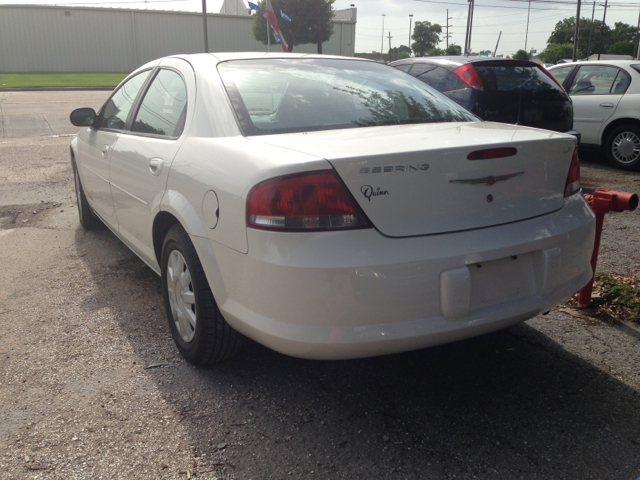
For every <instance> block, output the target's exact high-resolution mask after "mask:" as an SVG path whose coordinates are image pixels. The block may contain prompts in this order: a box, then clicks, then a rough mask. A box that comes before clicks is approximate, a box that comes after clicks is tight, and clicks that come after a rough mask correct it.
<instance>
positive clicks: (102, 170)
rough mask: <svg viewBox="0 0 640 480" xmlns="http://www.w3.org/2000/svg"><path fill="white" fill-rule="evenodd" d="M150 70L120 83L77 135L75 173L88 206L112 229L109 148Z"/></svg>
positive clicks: (113, 226) (113, 224)
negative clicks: (89, 203) (77, 175)
mask: <svg viewBox="0 0 640 480" xmlns="http://www.w3.org/2000/svg"><path fill="white" fill-rule="evenodd" d="M150 72H151V70H146V71H143V72H141V73H139V74H137V75H135V76H134V77H132V78H130V79H128V80H127V81H126V82H125V83H123V84H122V85H121V86H120V87H119V88H118V89H117V90H116V91H115V92H114V93H113V94H112V95H111V97H109V99H108V100H107V101H106V103H105V104H104V105H103V106H102V108H101V109H100V112H99V114H98V117H97V118H96V122H95V124H94V125H93V126H92V127H88V128H84V129H82V131H81V132H80V134H79V138H78V140H79V141H78V157H79V158H78V160H79V161H78V162H77V163H78V168H79V172H78V173H79V175H80V179H81V182H82V185H83V187H84V191H85V194H86V195H87V196H88V197H89V200H90V202H91V207H92V208H93V209H94V210H95V212H96V213H97V214H98V215H99V216H100V217H101V218H102V219H103V220H104V221H105V222H106V223H107V224H108V225H109V226H111V227H112V228H116V217H115V212H114V209H113V203H112V198H111V187H110V185H109V181H110V161H111V156H112V151H113V147H114V145H115V144H116V142H117V140H118V137H119V136H120V133H121V132H122V130H123V129H124V126H125V123H126V121H127V116H128V115H129V112H130V111H131V107H132V106H133V104H134V102H135V100H136V98H137V96H138V93H139V92H140V89H141V88H142V87H143V85H144V83H145V81H146V79H147V77H148V76H149V73H150Z"/></svg>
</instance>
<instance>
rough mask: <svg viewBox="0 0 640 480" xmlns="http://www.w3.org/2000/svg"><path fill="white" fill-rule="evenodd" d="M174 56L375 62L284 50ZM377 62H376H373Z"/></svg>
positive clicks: (201, 58)
mask: <svg viewBox="0 0 640 480" xmlns="http://www.w3.org/2000/svg"><path fill="white" fill-rule="evenodd" d="M172 57H177V58H182V59H184V60H187V61H189V60H190V59H196V58H197V59H198V60H201V61H203V60H206V59H207V58H211V59H213V60H214V61H216V63H218V62H226V61H229V60H257V59H263V58H281V59H287V58H318V59H320V58H324V59H327V58H329V59H338V60H355V61H364V62H373V60H369V59H366V58H356V57H342V56H338V55H318V54H316V53H284V52H277V53H272V52H215V53H192V54H181V55H172ZM373 63H376V62H373Z"/></svg>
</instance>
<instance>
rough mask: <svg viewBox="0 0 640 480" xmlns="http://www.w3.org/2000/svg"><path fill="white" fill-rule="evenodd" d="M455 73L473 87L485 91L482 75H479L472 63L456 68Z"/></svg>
mask: <svg viewBox="0 0 640 480" xmlns="http://www.w3.org/2000/svg"><path fill="white" fill-rule="evenodd" d="M453 73H455V74H456V75H457V76H458V77H459V78H460V80H462V81H463V82H464V83H466V84H467V85H469V86H470V87H471V88H475V89H476V90H480V91H484V87H483V86H482V80H480V75H478V72H477V71H476V69H475V68H474V67H473V65H471V64H470V63H467V64H465V65H462V66H461V67H458V68H456V69H455V70H454V71H453Z"/></svg>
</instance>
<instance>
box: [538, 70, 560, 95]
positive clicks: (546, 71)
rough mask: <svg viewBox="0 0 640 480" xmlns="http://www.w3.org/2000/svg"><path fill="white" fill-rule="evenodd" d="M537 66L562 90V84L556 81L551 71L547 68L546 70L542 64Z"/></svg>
mask: <svg viewBox="0 0 640 480" xmlns="http://www.w3.org/2000/svg"><path fill="white" fill-rule="evenodd" d="M538 68H539V69H540V70H542V72H543V73H544V74H545V75H546V76H547V77H549V78H550V79H551V80H553V81H554V82H556V84H557V85H558V86H559V87H560V88H561V89H562V90H564V87H563V86H562V84H561V83H560V82H559V81H558V79H557V78H556V77H554V76H553V73H551V72H550V71H549V70H547V69H546V68H544V67H543V66H542V65H538Z"/></svg>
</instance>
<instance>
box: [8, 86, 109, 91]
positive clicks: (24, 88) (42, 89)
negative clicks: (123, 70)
mask: <svg viewBox="0 0 640 480" xmlns="http://www.w3.org/2000/svg"><path fill="white" fill-rule="evenodd" d="M115 88H116V87H115V86H114V87H0V92H59V91H66V90H70V91H73V90H104V91H109V92H110V91H112V90H113V89H115Z"/></svg>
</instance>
